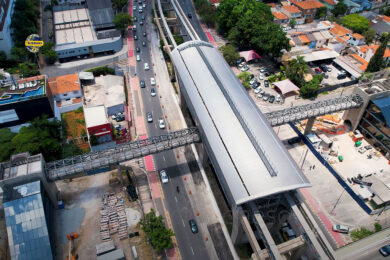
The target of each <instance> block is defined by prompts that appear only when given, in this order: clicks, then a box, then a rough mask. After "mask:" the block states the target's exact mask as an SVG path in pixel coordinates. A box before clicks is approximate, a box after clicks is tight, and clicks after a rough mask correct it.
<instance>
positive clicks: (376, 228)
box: [374, 223, 382, 232]
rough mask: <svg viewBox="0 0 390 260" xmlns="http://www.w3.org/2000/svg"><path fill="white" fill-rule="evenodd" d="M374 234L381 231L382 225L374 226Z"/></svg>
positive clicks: (376, 224)
mask: <svg viewBox="0 0 390 260" xmlns="http://www.w3.org/2000/svg"><path fill="white" fill-rule="evenodd" d="M374 228H375V232H379V231H381V230H382V225H381V224H379V223H375V224H374Z"/></svg>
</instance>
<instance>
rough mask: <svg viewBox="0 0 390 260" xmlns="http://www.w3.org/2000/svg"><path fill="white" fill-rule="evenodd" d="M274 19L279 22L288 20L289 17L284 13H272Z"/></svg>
mask: <svg viewBox="0 0 390 260" xmlns="http://www.w3.org/2000/svg"><path fill="white" fill-rule="evenodd" d="M272 14H273V15H274V17H275V18H276V19H278V20H285V19H288V17H287V16H286V15H285V14H284V13H277V12H272Z"/></svg>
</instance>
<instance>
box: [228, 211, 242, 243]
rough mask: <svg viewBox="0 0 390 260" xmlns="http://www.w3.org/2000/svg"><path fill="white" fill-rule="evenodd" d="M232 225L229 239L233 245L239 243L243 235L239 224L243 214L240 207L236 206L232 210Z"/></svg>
mask: <svg viewBox="0 0 390 260" xmlns="http://www.w3.org/2000/svg"><path fill="white" fill-rule="evenodd" d="M232 211H233V227H232V234H231V236H230V237H231V239H232V242H233V244H234V245H238V244H241V241H242V239H243V237H244V235H245V233H244V229H243V228H242V225H241V218H242V216H243V214H244V212H243V210H242V208H241V207H236V208H234V209H233V210H232Z"/></svg>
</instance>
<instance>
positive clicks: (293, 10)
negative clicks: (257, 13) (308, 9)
mask: <svg viewBox="0 0 390 260" xmlns="http://www.w3.org/2000/svg"><path fill="white" fill-rule="evenodd" d="M282 8H283V9H284V10H286V11H288V12H289V13H291V14H293V13H300V12H301V10H299V9H298V7H296V6H292V5H287V6H283V7H282Z"/></svg>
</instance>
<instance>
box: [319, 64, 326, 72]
mask: <svg viewBox="0 0 390 260" xmlns="http://www.w3.org/2000/svg"><path fill="white" fill-rule="evenodd" d="M320 69H321V70H322V71H323V72H327V71H328V67H327V66H326V65H325V64H321V65H320Z"/></svg>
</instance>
